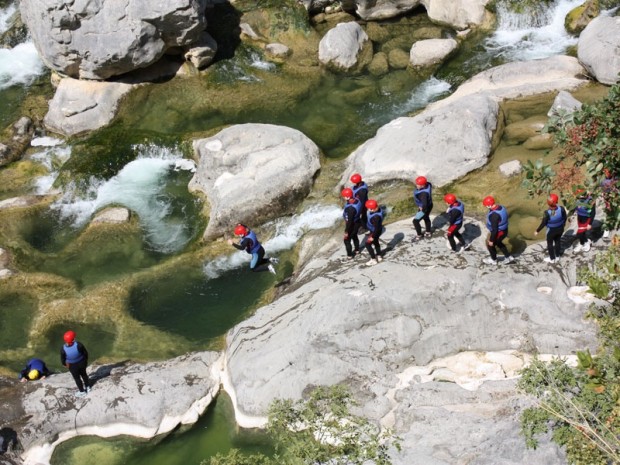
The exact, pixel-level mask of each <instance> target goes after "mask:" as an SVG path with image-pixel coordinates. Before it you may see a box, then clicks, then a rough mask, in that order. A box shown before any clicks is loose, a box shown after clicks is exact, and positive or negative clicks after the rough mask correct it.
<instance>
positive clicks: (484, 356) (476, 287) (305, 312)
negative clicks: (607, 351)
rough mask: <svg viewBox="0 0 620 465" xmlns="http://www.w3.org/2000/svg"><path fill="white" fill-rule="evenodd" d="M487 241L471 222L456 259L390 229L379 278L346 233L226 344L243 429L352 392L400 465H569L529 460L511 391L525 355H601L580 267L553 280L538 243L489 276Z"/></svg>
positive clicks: (517, 400)
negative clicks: (391, 443) (398, 443)
mask: <svg viewBox="0 0 620 465" xmlns="http://www.w3.org/2000/svg"><path fill="white" fill-rule="evenodd" d="M466 207H467V206H466ZM433 224H434V226H435V227H436V228H439V229H443V228H444V227H445V226H446V222H445V219H443V218H442V217H441V216H437V217H434V218H433ZM484 231H485V226H484V225H483V224H481V223H479V222H476V221H474V220H471V219H470V218H466V221H465V226H464V237H465V239H466V240H467V241H468V242H469V241H471V242H472V246H471V248H470V249H469V250H467V251H466V252H464V253H463V254H460V255H456V254H454V253H453V252H452V251H451V250H450V249H448V248H446V245H445V242H446V239H445V237H443V235H442V234H441V233H440V232H439V231H437V232H436V233H435V235H434V236H433V238H431V239H428V240H424V241H422V242H419V243H416V244H415V245H412V244H411V238H412V236H413V234H415V233H413V232H412V231H411V223H410V220H405V221H400V222H397V223H392V224H388V225H387V227H386V232H385V233H384V234H383V236H382V238H381V239H382V241H383V242H384V246H383V247H384V249H387V253H386V254H385V256H384V259H383V262H382V263H380V264H378V265H374V266H367V265H365V262H366V259H367V256H364V257H363V258H362V257H360V258H359V259H358V260H346V258H345V251H344V247H343V246H342V243H341V236H340V234H339V232H338V233H335V234H334V236H332V238H331V239H330V240H326V241H325V244H324V246H323V247H322V248H321V249H319V250H315V252H314V254H313V258H312V259H311V260H310V261H309V262H307V263H306V265H305V266H304V268H302V269H301V270H300V271H299V272H298V274H297V275H296V278H295V283H294V284H293V285H291V286H290V289H289V290H288V291H285V292H284V294H283V295H281V296H280V298H279V299H278V300H277V301H275V302H273V303H271V304H269V305H267V306H265V307H262V308H260V309H259V310H257V311H256V313H255V314H254V315H253V316H252V317H250V318H249V319H248V320H246V321H244V322H242V323H240V324H239V325H237V326H236V327H235V328H233V329H232V330H231V331H230V332H229V334H228V336H227V349H226V353H225V356H226V361H225V366H226V369H227V372H226V374H225V377H224V385H225V388H226V389H227V391H228V392H229V393H231V394H232V398H233V401H234V403H235V405H236V411H237V421H238V422H240V423H241V424H245V425H246V426H250V425H255V424H257V423H258V421H260V420H264V417H265V415H266V412H267V408H268V405H269V403H270V402H271V401H272V400H273V399H275V398H293V399H297V398H300V397H302V395H303V393H304V392H305V391H306V390H307V389H309V388H310V387H312V386H317V385H332V384H336V383H345V384H347V385H349V386H350V387H351V388H352V389H354V391H355V394H356V397H357V398H358V400H360V402H361V403H360V407H359V408H360V411H361V412H363V414H364V415H365V416H366V417H367V418H369V419H371V420H374V421H377V422H381V423H382V424H384V425H386V426H393V427H395V432H396V434H399V435H401V436H404V437H406V438H407V441H405V442H404V443H403V448H402V452H401V453H400V454H398V453H395V455H396V461H395V463H398V464H402V465H405V464H409V465H410V464H418V465H422V464H425V465H426V464H437V465H438V464H446V463H461V462H460V460H459V459H457V458H456V457H459V458H460V459H462V458H463V457H468V463H489V464H490V463H493V464H495V465H498V464H505V465H508V464H511V465H514V464H516V463H528V460H527V459H528V458H530V459H532V461H531V463H546V464H554V465H559V464H562V463H565V461H563V460H562V454H561V453H560V452H558V450H557V448H555V447H554V446H549V447H543V448H542V449H539V450H537V451H536V452H534V451H528V450H527V449H526V448H525V445H524V444H523V441H522V438H521V437H520V436H519V434H518V430H519V421H518V412H519V407H520V406H523V405H524V403H525V402H526V400H525V399H524V398H523V397H521V396H520V395H519V394H518V393H517V392H516V391H515V388H514V379H513V378H514V377H515V376H516V374H517V372H518V370H519V369H520V368H521V367H523V366H524V364H525V363H527V361H528V356H527V355H526V353H531V352H532V351H536V352H538V353H540V354H555V355H570V354H574V351H575V350H583V349H584V348H586V347H592V345H593V344H595V341H596V338H595V333H596V329H595V327H594V325H592V324H591V323H588V322H586V321H584V320H583V311H584V310H585V308H586V306H585V304H584V305H577V304H576V303H574V302H573V301H572V300H570V299H569V297H568V294H567V292H568V289H569V287H570V286H572V285H573V284H574V283H576V281H577V277H576V269H577V263H575V262H574V261H569V260H568V259H566V260H565V262H563V263H562V272H561V273H557V272H552V271H550V269H549V267H548V265H547V264H545V263H543V262H542V257H544V256H545V254H546V252H545V247H544V245H543V244H542V243H540V244H537V245H534V246H531V247H528V249H527V250H526V251H525V252H524V253H523V254H520V255H518V256H517V261H516V262H515V263H514V264H511V265H501V264H500V265H493V267H489V266H486V265H483V264H482V263H481V260H482V258H484V257H486V256H488V253H487V251H486V248H485V246H484V241H485V236H486V234H485V232H484ZM541 287H544V288H545V289H548V292H546V293H544V294H543V293H541V292H539V291H538V289H539V288H541ZM508 406H510V408H507V407H508ZM498 425H499V426H498ZM498 430H499V431H501V432H499V433H498ZM444 431H448V432H449V433H448V434H446V433H444ZM539 454H540V455H539ZM485 458H486V461H485ZM534 458H537V459H536V460H534Z"/></svg>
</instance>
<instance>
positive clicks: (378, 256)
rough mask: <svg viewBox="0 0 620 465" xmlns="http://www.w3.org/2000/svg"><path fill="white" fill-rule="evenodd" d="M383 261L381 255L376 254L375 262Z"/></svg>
mask: <svg viewBox="0 0 620 465" xmlns="http://www.w3.org/2000/svg"><path fill="white" fill-rule="evenodd" d="M382 261H383V257H382V256H381V255H377V263H381V262H382Z"/></svg>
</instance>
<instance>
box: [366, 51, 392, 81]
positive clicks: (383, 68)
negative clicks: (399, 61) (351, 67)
mask: <svg viewBox="0 0 620 465" xmlns="http://www.w3.org/2000/svg"><path fill="white" fill-rule="evenodd" d="M389 71H390V65H389V63H388V58H387V55H386V54H385V53H383V52H379V53H375V55H374V56H373V57H372V61H371V62H370V64H369V65H368V72H369V73H370V74H372V75H373V76H383V75H384V74H387V73H388V72H389Z"/></svg>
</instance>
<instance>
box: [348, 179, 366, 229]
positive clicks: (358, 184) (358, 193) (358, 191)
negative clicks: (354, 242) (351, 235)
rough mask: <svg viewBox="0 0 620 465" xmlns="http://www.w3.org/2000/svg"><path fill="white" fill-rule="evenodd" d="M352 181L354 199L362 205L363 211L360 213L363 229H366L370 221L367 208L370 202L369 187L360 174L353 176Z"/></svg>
mask: <svg viewBox="0 0 620 465" xmlns="http://www.w3.org/2000/svg"><path fill="white" fill-rule="evenodd" d="M350 179H351V182H352V183H353V187H351V190H352V191H353V197H355V198H356V199H357V200H359V201H360V205H361V206H362V211H361V213H360V216H361V218H362V220H361V224H362V226H363V227H365V226H366V222H367V221H368V216H367V208H366V201H367V200H368V185H367V184H366V183H365V182H364V181H362V175H361V174H359V173H355V174H353V175H351V178H350Z"/></svg>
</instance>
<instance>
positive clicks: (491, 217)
mask: <svg viewBox="0 0 620 465" xmlns="http://www.w3.org/2000/svg"><path fill="white" fill-rule="evenodd" d="M482 205H484V206H485V207H487V208H488V209H489V212H488V213H487V229H488V230H489V237H488V238H487V250H488V251H489V255H491V256H490V257H487V258H485V259H484V260H482V261H483V262H484V263H486V264H487V265H497V251H496V250H495V248H496V247H497V248H498V249H499V250H501V251H502V253H503V254H504V256H505V257H506V263H512V262H514V261H515V259H514V257H513V256H512V255H510V252H508V248H507V247H506V246H505V245H504V239H506V236H508V211H507V210H506V207H503V206H502V205H497V204H496V203H495V199H494V198H493V197H491V196H490V195H488V196H486V197H485V198H484V199H483V200H482Z"/></svg>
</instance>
